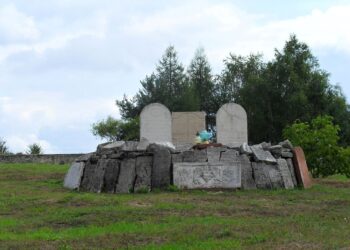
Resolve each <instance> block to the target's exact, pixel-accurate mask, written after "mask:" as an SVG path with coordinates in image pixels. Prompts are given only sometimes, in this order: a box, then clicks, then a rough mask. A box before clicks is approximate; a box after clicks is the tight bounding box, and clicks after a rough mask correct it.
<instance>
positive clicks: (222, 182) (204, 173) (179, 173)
mask: <svg viewBox="0 0 350 250" xmlns="http://www.w3.org/2000/svg"><path fill="white" fill-rule="evenodd" d="M173 176H174V185H176V186H177V187H179V188H188V189H194V188H239V187H241V167H240V166H239V165H233V164H232V163H228V162H217V163H208V162H203V163H198V162H194V163H188V162H187V163H185V162H183V163H175V164H174V170H173Z"/></svg>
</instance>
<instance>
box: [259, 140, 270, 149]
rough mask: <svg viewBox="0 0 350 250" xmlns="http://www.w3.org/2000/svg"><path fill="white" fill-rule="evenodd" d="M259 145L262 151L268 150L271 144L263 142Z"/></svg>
mask: <svg viewBox="0 0 350 250" xmlns="http://www.w3.org/2000/svg"><path fill="white" fill-rule="evenodd" d="M259 145H260V146H261V148H262V149H263V150H269V148H270V147H271V143H270V142H265V141H264V142H262V143H260V144H259Z"/></svg>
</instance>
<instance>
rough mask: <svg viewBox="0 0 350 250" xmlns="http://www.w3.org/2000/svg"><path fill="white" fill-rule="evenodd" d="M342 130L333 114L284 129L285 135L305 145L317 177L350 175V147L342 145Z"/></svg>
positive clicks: (310, 168)
mask: <svg viewBox="0 0 350 250" xmlns="http://www.w3.org/2000/svg"><path fill="white" fill-rule="evenodd" d="M339 131H340V129H339V126H337V125H334V124H333V118H332V117H331V116H318V117H316V118H315V119H313V120H312V121H311V122H310V123H307V122H305V123H303V122H299V121H296V122H295V123H294V124H293V125H291V126H288V127H287V128H285V129H284V130H283V136H284V137H285V138H288V139H289V140H291V142H292V143H293V144H294V145H298V146H301V147H302V148H303V149H304V152H305V156H306V158H307V162H308V166H309V170H310V171H311V173H312V175H313V176H314V177H326V176H330V175H333V174H345V175H346V176H348V177H350V162H349V159H350V158H349V156H350V154H349V148H347V149H346V148H342V147H340V146H339V145H338V141H339V136H338V134H339Z"/></svg>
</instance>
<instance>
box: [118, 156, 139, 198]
mask: <svg viewBox="0 0 350 250" xmlns="http://www.w3.org/2000/svg"><path fill="white" fill-rule="evenodd" d="M135 166H136V159H134V158H132V159H124V160H123V161H122V162H121V163H120V170H119V176H118V181H117V184H116V187H115V192H116V193H130V192H133V188H134V181H135V175H136V167H135Z"/></svg>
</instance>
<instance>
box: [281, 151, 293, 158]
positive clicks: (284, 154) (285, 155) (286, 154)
mask: <svg viewBox="0 0 350 250" xmlns="http://www.w3.org/2000/svg"><path fill="white" fill-rule="evenodd" d="M281 156H282V157H283V158H293V153H292V152H290V151H287V150H282V154H281Z"/></svg>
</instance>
